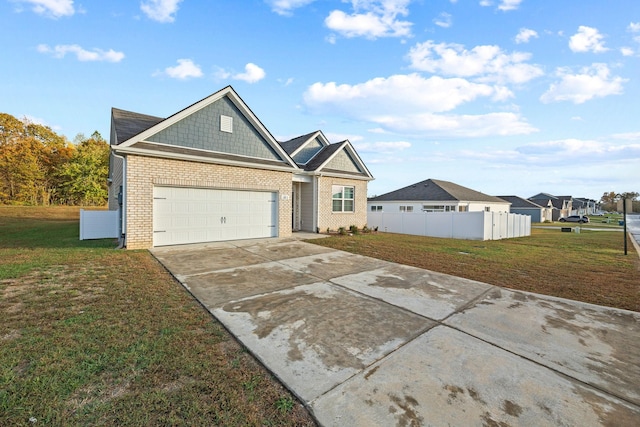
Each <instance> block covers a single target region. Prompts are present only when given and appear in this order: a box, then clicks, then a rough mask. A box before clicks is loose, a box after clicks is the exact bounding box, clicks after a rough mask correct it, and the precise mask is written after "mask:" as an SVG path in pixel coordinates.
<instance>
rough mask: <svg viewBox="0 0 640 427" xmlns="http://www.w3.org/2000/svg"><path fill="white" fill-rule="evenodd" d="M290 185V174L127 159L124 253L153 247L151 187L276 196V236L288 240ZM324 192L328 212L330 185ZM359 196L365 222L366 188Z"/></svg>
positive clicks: (146, 158)
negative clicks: (232, 191)
mask: <svg viewBox="0 0 640 427" xmlns="http://www.w3.org/2000/svg"><path fill="white" fill-rule="evenodd" d="M291 182H292V173H291V172H281V171H270V170H264V169H253V168H244V167H237V166H225V165H215V164H208V163H197V162H190V161H183V160H171V159H160V158H155V157H144V156H135V155H129V156H127V184H128V185H127V218H126V221H127V224H126V227H127V230H126V245H127V249H147V248H151V247H152V246H153V187H154V185H167V186H176V187H200V188H218V189H242V190H263V191H275V192H277V193H278V236H279V237H288V236H290V235H291V188H292V187H291V185H292V184H291ZM328 191H329V198H328V201H329V205H328V206H329V212H331V204H330V203H331V185H329V190H328ZM363 194H364V196H363V197H364V202H363V205H362V207H363V209H365V210H364V217H365V220H366V205H367V198H366V184H365V190H364V193H363ZM283 195H287V196H288V197H287V199H288V200H283V199H282V196H283ZM356 197H358V191H357V190H356ZM357 206H359V205H357Z"/></svg>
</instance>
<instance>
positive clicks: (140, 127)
mask: <svg viewBox="0 0 640 427" xmlns="http://www.w3.org/2000/svg"><path fill="white" fill-rule="evenodd" d="M111 116H112V117H113V126H114V128H115V131H116V136H117V140H116V141H113V143H114V144H115V145H119V144H121V143H123V142H124V141H126V140H128V139H130V138H132V137H134V136H136V135H137V134H139V133H140V132H144V131H145V130H147V129H149V128H150V127H152V126H155V125H157V124H158V123H160V122H161V121H163V120H164V118H162V117H156V116H148V115H146V114H140V113H134V112H133V111H127V110H120V109H118V108H112V109H111Z"/></svg>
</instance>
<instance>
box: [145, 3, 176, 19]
mask: <svg viewBox="0 0 640 427" xmlns="http://www.w3.org/2000/svg"><path fill="white" fill-rule="evenodd" d="M180 3H182V0H147V1H146V2H142V3H140V10H142V11H143V12H144V14H145V15H147V17H148V18H149V19H152V20H154V21H158V22H163V23H164V22H173V21H175V19H176V17H175V14H176V13H177V12H178V5H179V4H180Z"/></svg>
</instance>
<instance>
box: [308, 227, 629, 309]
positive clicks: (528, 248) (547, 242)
mask: <svg viewBox="0 0 640 427" xmlns="http://www.w3.org/2000/svg"><path fill="white" fill-rule="evenodd" d="M310 242H311V243H315V244H318V245H323V246H328V247H331V248H335V249H341V250H344V251H347V252H352V253H356V254H359V255H365V256H370V257H373V258H379V259H383V260H387V261H392V262H397V263H400V264H406V265H412V266H415V267H420V268H425V269H428V270H433V271H438V272H441V273H446V274H451V275H454V276H459V277H464V278H467V279H472V280H478V281H480V282H485V283H489V284H492V285H497V286H503V287H506V288H511V289H518V290H522V291H528V292H536V293H540V294H544V295H552V296H556V297H561V298H568V299H572V300H577V301H583V302H587V303H591V304H598V305H604V306H608V307H616V308H622V309H626V310H633V311H640V261H639V260H638V254H637V253H636V252H635V250H634V249H633V246H632V245H631V243H630V242H629V243H628V247H629V249H630V250H629V254H628V255H627V256H625V255H624V253H623V243H624V241H623V235H622V233H620V232H615V231H611V232H606V231H587V230H583V231H582V232H581V233H579V234H578V233H562V232H561V231H560V230H559V229H556V230H546V229H533V230H532V235H531V236H529V237H522V238H517V239H505V240H492V241H472V240H455V239H440V238H435V237H421V236H411V235H406V234H393V233H374V234H360V235H354V236H335V237H331V238H327V239H318V240H310Z"/></svg>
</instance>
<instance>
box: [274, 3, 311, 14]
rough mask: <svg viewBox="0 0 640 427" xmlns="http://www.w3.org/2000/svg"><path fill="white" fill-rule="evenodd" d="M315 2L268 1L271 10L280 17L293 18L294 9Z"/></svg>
mask: <svg viewBox="0 0 640 427" xmlns="http://www.w3.org/2000/svg"><path fill="white" fill-rule="evenodd" d="M314 1H315V0H266V2H267V4H268V5H269V6H271V10H272V11H274V12H275V13H277V14H278V15H283V16H291V15H292V12H293V10H294V9H298V8H300V7H303V6H306V5H308V4H310V3H313V2H314Z"/></svg>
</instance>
